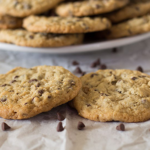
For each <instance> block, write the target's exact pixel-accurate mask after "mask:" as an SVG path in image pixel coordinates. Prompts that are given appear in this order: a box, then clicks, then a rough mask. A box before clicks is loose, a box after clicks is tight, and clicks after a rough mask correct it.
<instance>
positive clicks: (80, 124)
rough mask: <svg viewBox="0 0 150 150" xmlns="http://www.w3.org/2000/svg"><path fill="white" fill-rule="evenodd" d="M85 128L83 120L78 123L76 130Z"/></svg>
mask: <svg viewBox="0 0 150 150" xmlns="http://www.w3.org/2000/svg"><path fill="white" fill-rule="evenodd" d="M84 128H85V125H84V123H83V122H79V123H78V130H83V129H84Z"/></svg>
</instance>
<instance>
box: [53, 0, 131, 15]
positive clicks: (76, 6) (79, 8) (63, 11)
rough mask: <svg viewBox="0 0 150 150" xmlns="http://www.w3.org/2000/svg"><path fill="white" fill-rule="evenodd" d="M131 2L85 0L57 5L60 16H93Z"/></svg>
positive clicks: (122, 0)
mask: <svg viewBox="0 0 150 150" xmlns="http://www.w3.org/2000/svg"><path fill="white" fill-rule="evenodd" d="M128 3H129V0H83V1H79V0H78V1H75V2H69V3H63V4H60V5H58V6H57V7H56V10H55V11H56V13H57V14H58V15H59V16H63V17H67V16H78V17H81V16H91V15H96V14H103V13H107V12H111V11H113V10H116V9H119V8H121V7H123V6H125V5H127V4H128Z"/></svg>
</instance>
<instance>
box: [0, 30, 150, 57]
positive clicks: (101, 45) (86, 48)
mask: <svg viewBox="0 0 150 150" xmlns="http://www.w3.org/2000/svg"><path fill="white" fill-rule="evenodd" d="M147 38H150V32H149V33H145V34H141V35H137V36H133V37H127V38H122V39H116V40H111V41H105V42H96V43H90V44H82V45H76V46H67V47H60V48H32V47H22V46H16V45H13V44H6V43H0V50H9V51H19V52H23V51H24V52H34V53H50V54H70V53H81V52H90V51H99V50H104V49H109V48H114V47H119V46H123V45H128V44H131V43H135V42H138V41H141V40H144V39H147Z"/></svg>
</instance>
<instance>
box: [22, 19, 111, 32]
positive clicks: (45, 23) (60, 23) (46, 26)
mask: <svg viewBox="0 0 150 150" xmlns="http://www.w3.org/2000/svg"><path fill="white" fill-rule="evenodd" d="M23 26H24V28H26V29H27V30H28V31H31V32H46V33H87V32H94V31H101V30H105V29H108V28H110V27H111V23H110V21H109V20H108V19H106V18H101V17H95V18H89V17H84V18H77V17H67V18H64V17H39V16H30V17H27V18H26V19H25V20H24V21H23Z"/></svg>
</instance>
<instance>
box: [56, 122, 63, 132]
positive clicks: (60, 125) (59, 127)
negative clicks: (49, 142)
mask: <svg viewBox="0 0 150 150" xmlns="http://www.w3.org/2000/svg"><path fill="white" fill-rule="evenodd" d="M63 130H64V128H63V126H62V122H59V123H58V125H57V132H61V131H63Z"/></svg>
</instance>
